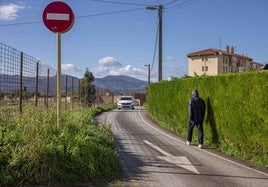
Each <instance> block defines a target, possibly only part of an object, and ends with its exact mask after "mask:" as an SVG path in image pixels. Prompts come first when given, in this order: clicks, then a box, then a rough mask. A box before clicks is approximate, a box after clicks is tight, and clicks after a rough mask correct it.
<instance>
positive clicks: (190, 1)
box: [166, 0, 197, 10]
mask: <svg viewBox="0 0 268 187" xmlns="http://www.w3.org/2000/svg"><path fill="white" fill-rule="evenodd" d="M194 1H197V0H186V1H184V2H181V3H179V4H177V5H174V6H171V7H167V8H166V9H169V10H170V9H173V10H175V9H178V8H182V7H185V6H188V5H190V4H192V3H194Z"/></svg>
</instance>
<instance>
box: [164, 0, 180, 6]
mask: <svg viewBox="0 0 268 187" xmlns="http://www.w3.org/2000/svg"><path fill="white" fill-rule="evenodd" d="M176 1H178V0H173V1H170V2H168V3H165V4H163V6H166V5H170V4H172V3H175V2H176Z"/></svg>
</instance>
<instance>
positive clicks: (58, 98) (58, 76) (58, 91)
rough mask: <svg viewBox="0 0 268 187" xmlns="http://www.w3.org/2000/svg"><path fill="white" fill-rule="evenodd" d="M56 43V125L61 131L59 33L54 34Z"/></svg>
mask: <svg viewBox="0 0 268 187" xmlns="http://www.w3.org/2000/svg"><path fill="white" fill-rule="evenodd" d="M56 36H57V37H56V43H57V52H56V53H57V125H58V129H59V132H61V130H62V127H61V34H60V33H58V32H57V34H56Z"/></svg>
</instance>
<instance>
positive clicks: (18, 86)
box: [0, 43, 80, 112]
mask: <svg viewBox="0 0 268 187" xmlns="http://www.w3.org/2000/svg"><path fill="white" fill-rule="evenodd" d="M56 73H57V72H56V70H55V69H52V68H51V67H49V66H47V65H45V64H43V63H41V62H40V61H39V60H38V59H36V58H34V57H31V56H29V55H27V54H25V53H23V52H21V51H18V50H16V49H14V48H12V47H10V46H8V45H5V44H3V43H0V108H7V107H8V108H12V109H14V110H18V111H20V112H22V111H23V108H24V107H26V106H27V107H28V106H30V107H31V106H35V107H45V108H51V107H54V105H55V104H56ZM79 82H80V81H79V79H78V78H76V77H73V76H70V75H62V77H61V85H62V86H61V91H62V102H63V105H62V107H63V108H64V107H66V108H67V107H68V108H72V107H76V106H77V105H78V92H79V91H78V88H79Z"/></svg>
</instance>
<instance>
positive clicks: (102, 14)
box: [76, 8, 144, 19]
mask: <svg viewBox="0 0 268 187" xmlns="http://www.w3.org/2000/svg"><path fill="white" fill-rule="evenodd" d="M136 10H144V8H134V9H128V10H121V11H115V12H106V13H100V14H92V15H85V16H77V17H76V18H77V19H81V18H87V17H95V16H104V15H109V14H119V13H124V12H131V11H136Z"/></svg>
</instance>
